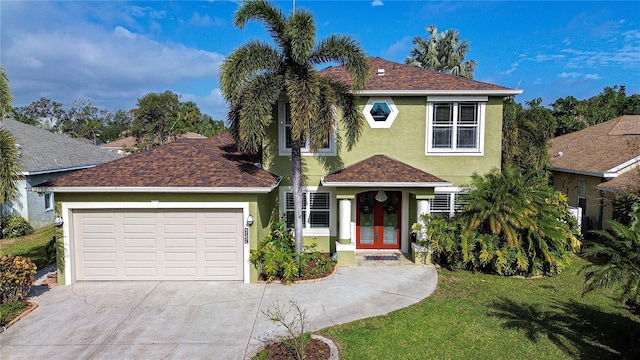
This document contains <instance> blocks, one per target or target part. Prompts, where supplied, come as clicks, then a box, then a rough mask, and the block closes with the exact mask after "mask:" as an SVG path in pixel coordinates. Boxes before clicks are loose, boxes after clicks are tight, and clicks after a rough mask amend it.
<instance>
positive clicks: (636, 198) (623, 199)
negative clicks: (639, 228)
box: [613, 192, 640, 225]
mask: <svg viewBox="0 0 640 360" xmlns="http://www.w3.org/2000/svg"><path fill="white" fill-rule="evenodd" d="M636 204H637V205H638V206H640V192H639V193H638V194H624V195H618V196H616V197H615V198H614V199H613V220H615V221H617V222H619V223H621V224H622V225H631V212H632V211H633V210H632V209H633V206H634V205H636Z"/></svg>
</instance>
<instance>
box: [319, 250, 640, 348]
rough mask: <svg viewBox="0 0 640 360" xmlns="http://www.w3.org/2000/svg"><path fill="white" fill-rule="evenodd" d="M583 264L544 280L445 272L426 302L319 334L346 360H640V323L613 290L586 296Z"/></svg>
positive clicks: (441, 273) (581, 262)
mask: <svg viewBox="0 0 640 360" xmlns="http://www.w3.org/2000/svg"><path fill="white" fill-rule="evenodd" d="M583 264H585V261H584V260H581V259H576V261H575V264H574V265H573V266H572V267H570V268H568V269H566V271H565V272H564V273H562V274H560V275H558V276H554V277H550V278H541V279H520V278H507V277H500V276H493V275H484V274H472V273H469V272H464V271H459V272H451V271H448V270H440V271H439V283H438V288H437V289H436V291H435V292H434V294H432V295H431V296H430V297H429V298H427V299H425V300H423V301H422V302H420V303H418V304H416V305H413V306H410V307H408V308H405V309H401V310H398V311H395V312H393V313H390V314H388V315H386V316H379V317H375V318H370V319H365V320H360V321H355V322H352V323H349V324H344V325H339V326H335V327H332V328H328V329H325V330H323V331H321V333H322V334H323V335H327V336H329V337H331V338H334V339H336V340H337V342H338V343H339V344H340V347H341V359H359V360H360V359H637V358H640V318H638V317H635V316H634V315H632V314H630V313H629V312H628V311H627V309H625V308H623V307H621V306H620V305H619V304H618V303H617V302H616V301H615V300H613V299H612V298H611V296H613V292H598V293H594V294H590V295H588V296H586V297H584V298H582V297H581V291H582V285H583V278H582V276H581V275H578V274H577V271H578V269H579V268H580V267H581V266H582V265H583Z"/></svg>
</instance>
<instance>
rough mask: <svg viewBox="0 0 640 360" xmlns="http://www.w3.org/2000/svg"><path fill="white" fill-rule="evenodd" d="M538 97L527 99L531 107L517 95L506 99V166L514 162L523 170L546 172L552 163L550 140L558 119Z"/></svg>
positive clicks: (504, 160) (504, 127)
mask: <svg viewBox="0 0 640 360" xmlns="http://www.w3.org/2000/svg"><path fill="white" fill-rule="evenodd" d="M541 103H542V99H540V98H537V99H533V100H531V101H528V102H526V104H527V106H528V107H527V108H526V109H525V108H523V107H522V105H520V104H517V103H515V102H514V101H513V99H508V100H506V101H505V104H504V107H503V123H502V133H503V135H502V136H503V137H502V166H503V167H504V166H507V165H508V166H512V167H515V168H518V169H520V171H521V172H522V173H526V172H529V171H534V172H544V171H546V169H547V168H548V163H549V155H548V152H547V150H548V148H549V140H551V139H552V138H553V134H554V131H555V129H556V120H555V118H554V117H553V115H552V113H551V111H550V110H549V109H547V108H545V107H543V106H541V105H540V104H541Z"/></svg>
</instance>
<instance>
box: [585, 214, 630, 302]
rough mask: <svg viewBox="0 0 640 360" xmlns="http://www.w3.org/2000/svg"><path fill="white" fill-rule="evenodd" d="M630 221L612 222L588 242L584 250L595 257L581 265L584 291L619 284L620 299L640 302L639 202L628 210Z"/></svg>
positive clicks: (586, 253) (587, 254)
mask: <svg viewBox="0 0 640 360" xmlns="http://www.w3.org/2000/svg"><path fill="white" fill-rule="evenodd" d="M629 216H630V217H631V223H630V225H628V226H626V225H624V224H621V223H619V222H617V221H611V222H609V226H610V229H609V230H599V231H595V232H594V234H595V235H597V236H596V237H595V238H593V239H590V240H589V241H588V242H586V243H585V248H584V254H585V255H586V256H589V257H591V258H592V259H593V260H594V261H593V262H592V263H590V264H587V265H585V267H583V268H582V270H581V271H582V272H583V273H584V278H585V285H584V291H583V295H584V294H587V293H589V292H591V291H594V290H597V289H602V288H608V287H614V286H619V287H620V289H621V292H620V297H619V299H620V300H621V301H623V302H626V303H628V304H629V305H632V306H635V307H638V306H640V205H635V206H634V207H633V209H632V211H631V213H630V214H629Z"/></svg>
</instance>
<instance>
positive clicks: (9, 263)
mask: <svg viewBox="0 0 640 360" xmlns="http://www.w3.org/2000/svg"><path fill="white" fill-rule="evenodd" d="M36 268H37V267H36V265H35V264H34V263H33V262H32V261H31V260H30V259H29V258H26V257H22V256H10V255H3V256H2V258H0V304H4V303H8V302H11V301H20V300H23V299H25V298H26V297H27V294H28V293H29V290H30V289H31V286H32V285H33V283H34V281H35V278H34V274H35V273H36Z"/></svg>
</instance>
